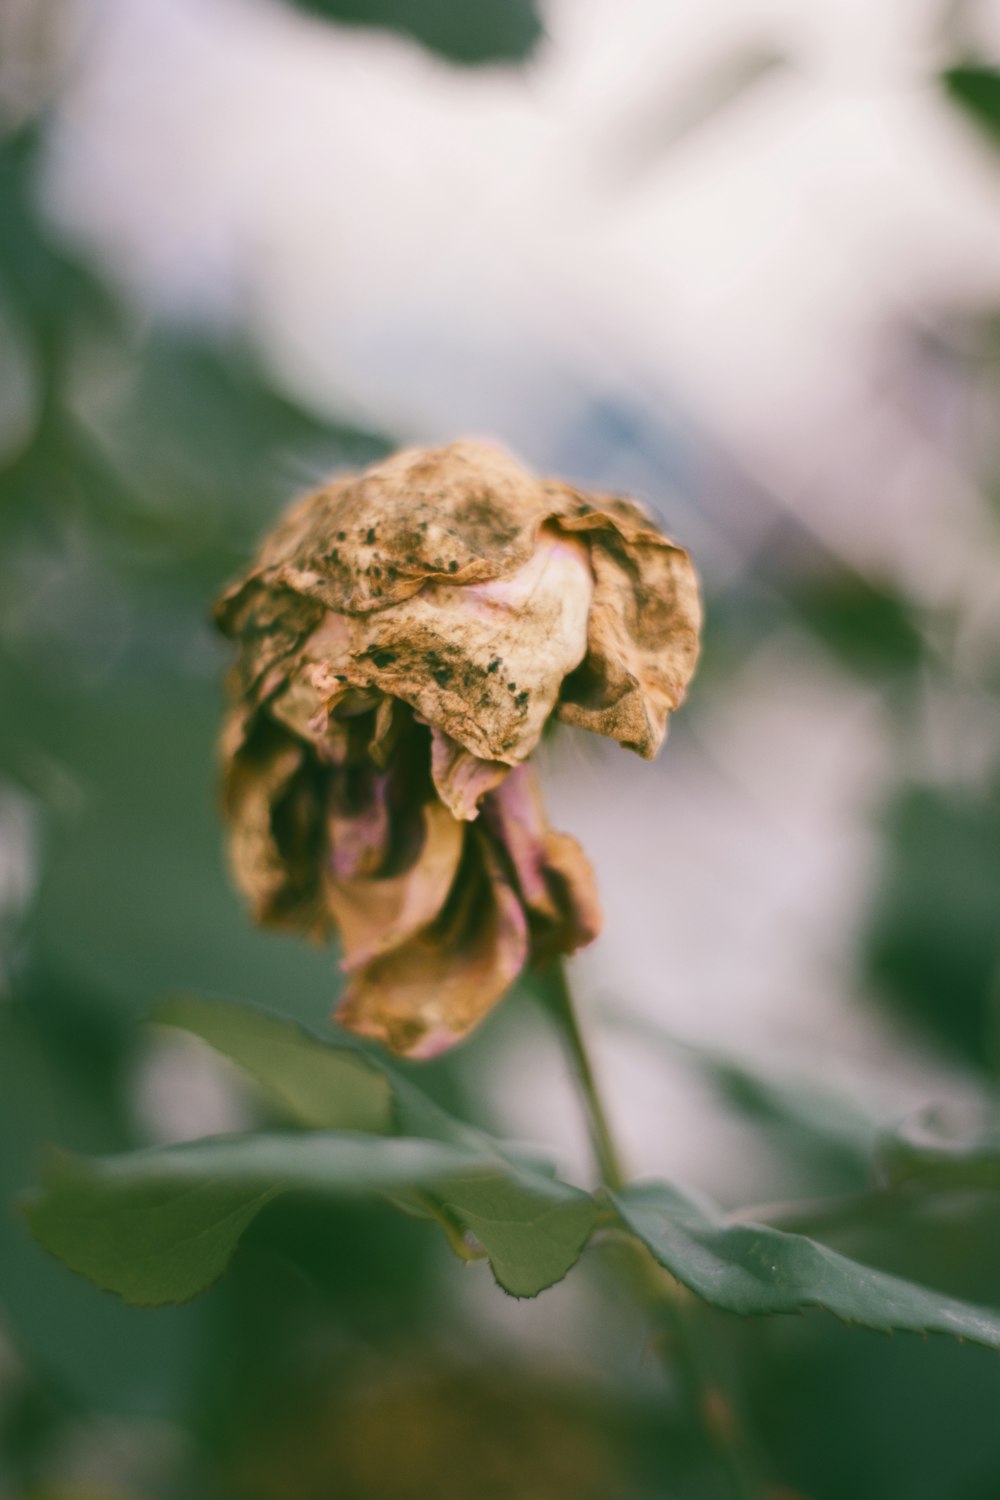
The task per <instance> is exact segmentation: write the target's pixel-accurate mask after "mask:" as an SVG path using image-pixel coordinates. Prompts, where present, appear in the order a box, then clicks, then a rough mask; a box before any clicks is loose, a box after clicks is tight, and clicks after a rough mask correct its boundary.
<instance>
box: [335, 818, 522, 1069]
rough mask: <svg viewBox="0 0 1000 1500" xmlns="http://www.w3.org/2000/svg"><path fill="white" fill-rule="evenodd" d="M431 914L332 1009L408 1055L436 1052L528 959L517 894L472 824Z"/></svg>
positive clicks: (475, 1018) (476, 1017) (467, 1026)
mask: <svg viewBox="0 0 1000 1500" xmlns="http://www.w3.org/2000/svg"><path fill="white" fill-rule="evenodd" d="M458 826H459V827H460V828H463V829H465V830H466V833H465V841H466V843H465V858H464V859H463V862H462V869H461V871H460V873H459V876H458V878H457V879H456V881H455V884H454V887H453V890H452V894H451V897H450V899H449V901H448V903H447V905H446V906H445V908H444V910H443V911H442V912H441V915H440V916H439V918H438V919H437V921H436V922H434V923H432V924H431V925H430V926H429V927H425V928H424V929H423V931H421V932H419V933H418V934H417V935H416V936H415V937H414V938H413V939H412V940H411V941H410V942H408V943H405V944H403V945H402V946H401V947H398V948H394V949H393V951H392V952H391V953H388V954H386V955H385V956H384V957H382V958H378V959H375V960H374V962H372V963H370V964H368V965H366V966H365V967H364V968H363V969H361V970H360V971H359V972H358V973H357V974H355V975H354V977H353V978H352V980H351V983H350V985H349V986H348V989H347V992H346V994H345V995H344V997H343V1000H342V1001H341V1004H340V1006H339V1008H338V1010H337V1013H336V1018H337V1020H338V1021H340V1023H341V1024H342V1025H343V1026H346V1027H348V1028H349V1029H350V1030H351V1031H356V1032H359V1033H360V1034H361V1035H363V1036H369V1037H373V1038H375V1039H376V1040H377V1041H380V1042H384V1043H385V1044H386V1046H387V1047H389V1048H390V1049H391V1050H392V1051H393V1052H398V1053H402V1054H404V1055H406V1056H408V1057H413V1058H427V1057H434V1056H435V1055H436V1054H437V1053H439V1052H442V1051H444V1050H445V1049H446V1048H448V1047H451V1046H453V1045H454V1044H455V1042H457V1041H460V1040H461V1038H462V1037H463V1036H465V1035H467V1033H468V1032H470V1031H471V1030H472V1029H473V1027H474V1026H476V1025H477V1024H478V1022H479V1021H481V1020H482V1019H483V1017H484V1016H485V1015H486V1014H487V1013H488V1012H489V1011H490V1010H491V1009H492V1008H493V1006H494V1005H495V1004H496V1002H497V1001H498V1000H499V999H500V996H501V995H502V994H503V993H504V991H505V990H506V989H508V988H509V986H510V985H511V984H512V983H513V982H514V980H515V979H516V978H517V976H518V974H520V972H521V970H522V969H523V968H524V966H525V964H526V962H527V959H528V924H527V920H526V918H525V915H524V911H523V909H522V907H521V903H520V901H519V900H518V897H517V894H516V893H515V891H514V889H513V887H512V886H511V884H510V882H509V880H508V879H507V878H506V876H505V875H504V873H503V871H502V869H501V867H500V863H499V861H498V860H497V858H496V855H495V854H494V853H493V852H492V850H491V849H490V847H489V844H488V842H487V841H486V840H485V839H484V838H483V837H482V835H481V834H480V833H479V831H478V829H476V828H475V827H472V828H470V827H468V825H465V824H458Z"/></svg>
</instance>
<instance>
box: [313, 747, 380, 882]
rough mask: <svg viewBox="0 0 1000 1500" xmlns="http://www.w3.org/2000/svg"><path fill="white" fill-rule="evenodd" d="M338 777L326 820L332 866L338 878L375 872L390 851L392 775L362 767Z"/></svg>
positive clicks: (342, 878) (344, 878)
mask: <svg viewBox="0 0 1000 1500" xmlns="http://www.w3.org/2000/svg"><path fill="white" fill-rule="evenodd" d="M338 781H339V783H340V784H339V785H338ZM338 781H335V782H334V787H333V795H332V796H331V799H330V806H329V811H328V813H327V820H326V827H327V837H328V840H329V851H330V852H329V862H330V869H331V871H332V873H333V875H334V876H335V877H336V878H337V879H338V880H348V879H350V878H352V877H353V876H358V875H375V874H377V873H378V871H379V870H380V869H381V868H382V866H383V865H384V864H385V861H386V857H387V855H388V852H389V841H390V837H391V832H392V830H391V826H390V819H389V790H390V778H389V776H388V774H387V773H385V772H382V773H380V774H373V773H372V771H371V770H370V769H369V768H368V767H362V768H360V769H359V770H358V771H357V772H356V773H355V774H354V775H350V774H349V773H342V775H341V776H340V777H339V778H338ZM348 788H349V789H348Z"/></svg>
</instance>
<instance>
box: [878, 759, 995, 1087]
mask: <svg viewBox="0 0 1000 1500" xmlns="http://www.w3.org/2000/svg"><path fill="white" fill-rule="evenodd" d="M865 950H866V959H867V965H868V969H869V972H870V974H871V976H872V978H873V979H874V981H875V983H876V984H877V985H878V986H879V988H880V989H881V991H882V992H883V993H884V994H885V995H886V996H887V997H888V998H889V999H891V1000H892V1001H893V1002H894V1003H895V1005H896V1006H897V1007H898V1008H899V1009H901V1010H903V1011H904V1012H905V1013H906V1014H907V1015H908V1016H909V1017H911V1018H912V1019H914V1020H917V1021H919V1022H920V1023H921V1024H923V1025H924V1026H926V1027H928V1028H929V1029H930V1030H932V1031H933V1032H934V1033H935V1035H936V1036H937V1037H938V1038H939V1039H940V1040H942V1041H944V1042H946V1043H947V1044H948V1045H949V1046H950V1047H952V1048H953V1049H956V1050H958V1051H960V1052H962V1053H963V1054H964V1055H965V1056H966V1057H968V1058H970V1059H971V1060H972V1061H974V1062H976V1063H978V1064H979V1065H980V1066H984V1067H989V1068H993V1067H994V1066H995V1065H996V1052H997V1037H996V1014H995V1012H996V1004H995V998H996V986H997V982H998V979H1000V802H998V801H997V799H996V798H991V797H986V796H980V795H977V794H976V793H974V792H971V791H965V790H953V789H948V790H943V789H939V788H934V787H911V788H907V789H906V790H904V791H903V792H902V793H901V794H900V796H899V797H898V798H897V800H896V802H895V804H894V805H893V806H892V808H891V809H890V812H889V817H888V820H887V855H886V864H885V868H884V871H883V876H882V883H881V890H880V891H879V893H878V894H877V896H876V899H875V902H874V905H873V910H872V915H871V917H870V919H869V928H868V933H867V938H866V943H865Z"/></svg>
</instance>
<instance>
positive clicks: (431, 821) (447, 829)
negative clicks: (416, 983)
mask: <svg viewBox="0 0 1000 1500" xmlns="http://www.w3.org/2000/svg"><path fill="white" fill-rule="evenodd" d="M423 820H424V836H423V840H422V842H421V846H420V850H419V853H418V854H417V857H416V859H415V860H414V861H413V863H412V864H411V865H410V866H409V867H408V868H407V869H406V870H403V871H402V872H401V873H399V874H396V875H387V876H367V877H366V876H356V877H354V878H348V879H342V878H339V877H338V876H337V874H336V873H335V871H334V870H333V869H332V868H328V870H327V871H326V880H325V891H326V902H327V907H328V909H329V911H330V914H331V915H332V916H333V918H334V920H335V921H336V923H337V926H338V928H339V929H340V937H341V942H342V945H343V960H342V965H341V966H342V967H343V968H344V969H346V970H351V969H357V968H359V967H361V966H362V965H364V964H369V963H371V962H372V960H373V959H376V958H378V956H379V955H381V954H385V953H388V952H390V951H391V950H392V949H395V948H399V947H400V946H401V945H403V944H406V943H408V942H409V940H410V939H411V938H413V936H414V934H415V933H418V932H419V931H420V930H421V929H422V928H426V927H427V926H428V925H429V924H431V923H432V922H434V920H435V919H436V918H437V917H438V915H439V914H440V912H441V909H442V907H443V906H444V904H445V902H446V901H447V899H448V895H449V892H450V891H451V888H452V885H453V884H454V881H455V876H456V873H457V871H458V867H459V862H460V859H461V856H462V840H463V835H464V832H465V824H464V823H459V822H458V821H457V820H456V819H455V818H453V817H452V815H451V813H450V812H449V811H448V809H447V808H446V807H444V806H443V805H442V804H441V803H440V802H428V803H425V804H424V808H423Z"/></svg>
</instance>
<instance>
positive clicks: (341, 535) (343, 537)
mask: <svg viewBox="0 0 1000 1500" xmlns="http://www.w3.org/2000/svg"><path fill="white" fill-rule="evenodd" d="M337 541H338V542H346V541H347V532H346V531H338V532H337Z"/></svg>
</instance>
